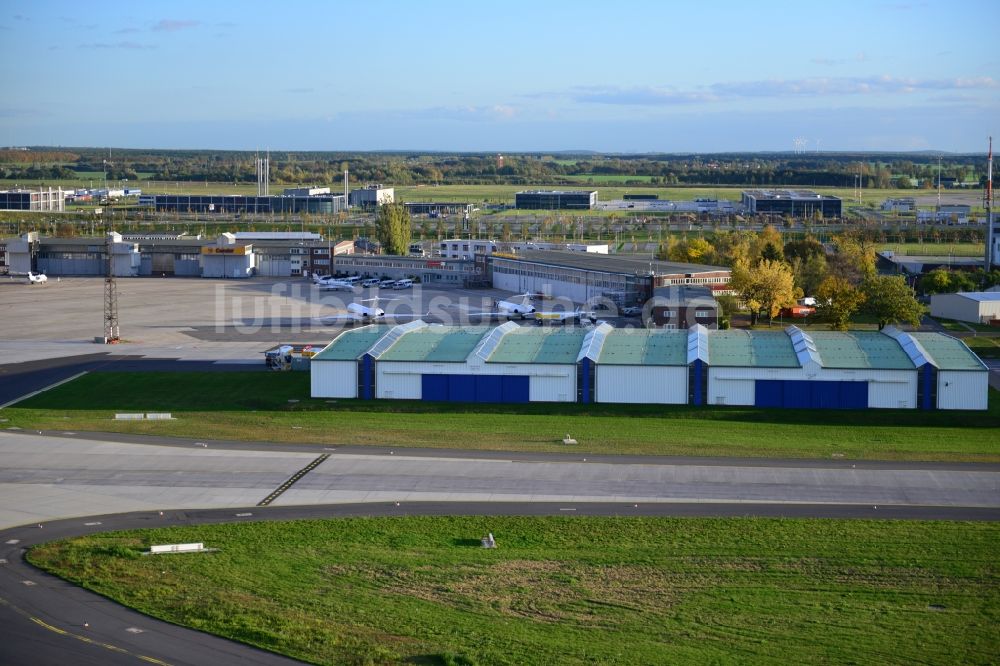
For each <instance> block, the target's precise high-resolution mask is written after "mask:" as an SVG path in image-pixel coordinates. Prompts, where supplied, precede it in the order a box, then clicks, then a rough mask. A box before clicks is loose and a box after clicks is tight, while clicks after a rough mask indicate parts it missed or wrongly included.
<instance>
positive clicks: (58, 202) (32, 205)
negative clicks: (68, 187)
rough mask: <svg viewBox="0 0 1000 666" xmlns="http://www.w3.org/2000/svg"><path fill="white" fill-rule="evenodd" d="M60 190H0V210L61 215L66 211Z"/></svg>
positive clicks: (64, 197)
mask: <svg viewBox="0 0 1000 666" xmlns="http://www.w3.org/2000/svg"><path fill="white" fill-rule="evenodd" d="M66 194H67V192H65V191H63V189H62V188H51V187H50V188H48V189H41V188H39V189H37V190H24V189H18V190H0V210H39V211H53V212H57V213H61V212H63V211H64V210H66Z"/></svg>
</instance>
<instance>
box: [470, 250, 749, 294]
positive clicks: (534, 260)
mask: <svg viewBox="0 0 1000 666" xmlns="http://www.w3.org/2000/svg"><path fill="white" fill-rule="evenodd" d="M487 265H488V268H487V273H488V275H487V279H489V280H492V283H493V286H494V287H496V288H497V289H505V290H507V291H512V292H515V293H541V294H546V295H548V296H558V297H564V298H568V299H570V300H571V301H573V302H575V303H588V302H593V301H595V300H600V299H606V300H608V301H610V302H611V303H614V304H615V305H617V306H618V307H623V306H628V305H641V304H643V303H645V302H646V301H647V300H649V298H651V297H652V295H653V289H654V288H656V287H664V286H671V285H706V286H708V285H712V284H720V285H721V284H728V283H729V279H730V277H731V271H730V269H728V268H724V267H722V266H705V265H701V264H682V263H676V262H669V261H656V260H650V259H647V258H644V257H634V256H628V257H625V256H620V255H602V254H591V253H583V252H560V251H557V250H551V251H539V250H527V251H524V252H522V253H520V254H518V255H503V256H500V255H497V254H494V255H493V256H492V257H491V258H490V260H489V262H488V264H487Z"/></svg>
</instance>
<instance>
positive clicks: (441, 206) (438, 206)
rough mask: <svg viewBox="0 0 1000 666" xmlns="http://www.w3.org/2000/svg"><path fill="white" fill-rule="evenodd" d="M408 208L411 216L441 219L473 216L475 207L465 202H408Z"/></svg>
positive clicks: (406, 204) (405, 204)
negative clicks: (455, 216)
mask: <svg viewBox="0 0 1000 666" xmlns="http://www.w3.org/2000/svg"><path fill="white" fill-rule="evenodd" d="M403 205H404V206H406V210H407V212H409V213H410V215H427V216H429V217H440V216H442V215H464V216H469V215H472V211H473V210H475V206H473V205H472V204H471V203H466V202H464V201H407V202H406V203H404V204H403Z"/></svg>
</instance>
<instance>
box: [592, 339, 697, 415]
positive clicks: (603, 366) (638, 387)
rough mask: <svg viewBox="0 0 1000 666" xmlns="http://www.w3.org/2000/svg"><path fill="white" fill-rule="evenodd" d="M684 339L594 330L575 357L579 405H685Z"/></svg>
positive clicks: (686, 391)
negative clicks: (582, 386)
mask: <svg viewBox="0 0 1000 666" xmlns="http://www.w3.org/2000/svg"><path fill="white" fill-rule="evenodd" d="M688 338H689V333H688V331H677V330H648V329H641V328H612V327H611V326H609V325H607V324H602V325H600V326H598V327H596V328H594V330H592V331H591V332H590V333H588V334H587V339H586V340H585V342H584V345H583V349H582V350H581V351H580V355H579V361H580V364H581V368H580V371H581V376H582V377H583V378H584V381H583V382H581V383H582V384H583V385H584V389H583V392H582V393H583V395H581V402H611V403H627V404H645V403H654V404H671V405H683V404H686V403H687V402H688V401H689V400H688V398H689V396H688V375H689V368H688V365H689V358H688ZM590 387H593V390H592V391H591V390H590Z"/></svg>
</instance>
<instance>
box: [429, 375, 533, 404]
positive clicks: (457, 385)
mask: <svg viewBox="0 0 1000 666" xmlns="http://www.w3.org/2000/svg"><path fill="white" fill-rule="evenodd" d="M420 384H421V386H420V389H421V393H420V395H421V397H422V399H424V400H434V401H438V402H528V387H529V377H528V376H527V375H523V376H522V375H421V376H420Z"/></svg>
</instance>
